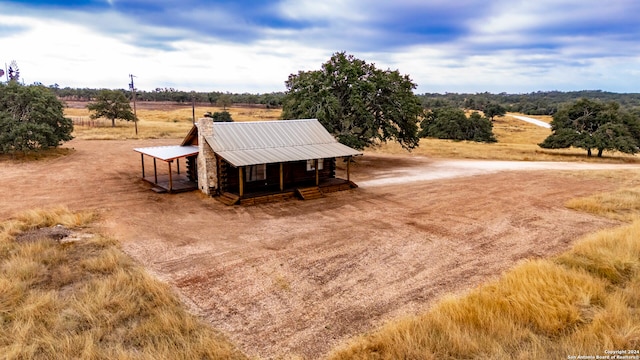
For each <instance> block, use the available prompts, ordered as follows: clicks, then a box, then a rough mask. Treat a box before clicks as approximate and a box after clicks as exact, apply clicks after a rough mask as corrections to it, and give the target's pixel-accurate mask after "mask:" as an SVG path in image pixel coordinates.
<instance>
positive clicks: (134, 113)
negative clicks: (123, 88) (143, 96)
mask: <svg viewBox="0 0 640 360" xmlns="http://www.w3.org/2000/svg"><path fill="white" fill-rule="evenodd" d="M134 77H136V76H135V75H133V74H129V78H131V83H130V84H129V89H131V94H132V95H133V123H134V124H135V127H136V136H137V135H138V115H137V114H136V87H135V86H134V85H133V78H134Z"/></svg>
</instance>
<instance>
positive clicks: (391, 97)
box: [282, 52, 423, 149]
mask: <svg viewBox="0 0 640 360" xmlns="http://www.w3.org/2000/svg"><path fill="white" fill-rule="evenodd" d="M286 86H287V93H286V95H285V98H284V101H283V111H282V117H283V118H284V119H300V118H316V119H318V120H319V121H320V123H322V125H324V127H325V128H326V129H327V130H328V131H329V132H330V133H331V134H333V135H334V136H335V137H336V138H337V139H338V141H339V142H341V143H343V144H345V145H348V146H351V147H354V148H357V149H363V148H365V147H367V146H369V145H373V144H376V143H379V142H384V141H388V140H392V141H397V142H399V143H400V144H401V145H402V146H403V147H404V148H406V149H412V148H414V147H416V146H418V142H419V138H418V136H417V132H418V122H419V121H420V118H421V117H422V114H423V109H422V106H421V104H420V100H419V98H418V97H417V96H416V95H415V94H414V93H413V90H414V89H415V88H416V84H414V83H413V82H412V81H411V79H410V78H409V76H407V75H401V74H400V73H399V72H398V71H397V70H395V71H391V70H380V69H377V68H376V67H375V65H374V64H368V63H366V62H365V61H363V60H360V59H357V58H355V57H354V56H352V55H347V54H345V53H344V52H339V53H335V54H334V55H333V56H332V57H331V59H330V60H329V61H328V62H326V63H324V64H322V68H321V70H316V71H301V72H299V73H298V74H292V75H290V76H289V79H288V80H287V81H286Z"/></svg>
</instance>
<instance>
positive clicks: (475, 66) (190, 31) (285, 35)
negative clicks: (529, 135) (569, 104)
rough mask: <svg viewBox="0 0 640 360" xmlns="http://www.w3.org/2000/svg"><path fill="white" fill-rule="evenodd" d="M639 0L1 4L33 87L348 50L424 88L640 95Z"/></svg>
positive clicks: (277, 64) (232, 67)
mask: <svg viewBox="0 0 640 360" xmlns="http://www.w3.org/2000/svg"><path fill="white" fill-rule="evenodd" d="M639 19H640V1H636V0H607V1H602V0H523V1H521V0H388V1H382V0H279V1H276V0H271V1H270V0H242V1H232V0H213V1H205V0H57V1H39V0H24V1H23V0H15V1H3V0H0V49H1V50H0V54H1V55H0V63H3V62H4V63H7V64H9V63H10V62H11V61H12V60H15V61H16V62H17V64H18V66H19V68H20V72H21V76H22V78H23V79H24V81H25V83H29V84H30V83H33V82H41V83H43V84H44V85H52V84H54V83H57V84H59V85H60V86H61V87H66V86H70V87H90V88H127V87H128V82H129V77H128V75H129V74H134V75H136V78H135V81H136V87H137V88H139V89H143V90H153V89H155V88H157V87H173V88H176V89H179V90H185V91H190V90H197V91H230V92H250V93H265V92H272V91H284V90H286V89H285V86H284V81H285V80H286V79H287V77H288V76H289V74H292V73H298V71H308V70H317V69H319V68H320V66H321V65H322V63H324V62H326V61H327V60H328V59H329V58H330V57H331V55H332V54H333V53H335V52H338V51H345V52H347V53H348V54H352V55H354V56H356V57H357V58H360V59H362V60H365V61H367V62H370V63H375V64H376V66H377V67H378V68H381V69H387V68H390V69H392V70H396V69H397V70H399V71H400V73H402V74H408V75H409V76H410V77H411V78H412V79H413V81H414V82H415V83H416V84H417V85H418V88H417V90H416V92H417V93H425V92H438V93H444V92H458V93H461V92H471V93H474V92H484V91H489V92H492V93H500V92H507V93H528V92H532V91H546V90H561V91H571V90H585V89H589V90H592V89H600V90H605V91H613V92H640V20H639Z"/></svg>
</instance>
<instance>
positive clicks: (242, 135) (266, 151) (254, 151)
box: [205, 119, 362, 167]
mask: <svg viewBox="0 0 640 360" xmlns="http://www.w3.org/2000/svg"><path fill="white" fill-rule="evenodd" d="M205 139H206V141H207V143H208V144H209V146H211V149H212V150H213V151H214V152H216V153H217V154H218V155H220V156H221V157H222V158H224V159H225V160H226V161H228V162H229V163H230V164H231V165H233V166H236V167H238V166H248V165H257V164H271V163H279V162H288V161H301V160H311V159H323V158H334V157H345V156H356V155H362V153H361V152H359V151H357V150H355V149H352V148H350V147H348V146H346V145H343V144H340V143H339V142H338V141H336V139H335V138H334V137H333V136H331V134H329V132H328V131H327V130H326V129H325V128H324V126H322V124H320V122H319V121H318V120H316V119H304V120H278V121H251V122H220V123H216V122H214V123H213V131H212V134H205Z"/></svg>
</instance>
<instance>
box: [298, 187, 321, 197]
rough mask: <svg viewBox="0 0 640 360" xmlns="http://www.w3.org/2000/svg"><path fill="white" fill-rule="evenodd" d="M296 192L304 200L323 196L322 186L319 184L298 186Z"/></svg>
mask: <svg viewBox="0 0 640 360" xmlns="http://www.w3.org/2000/svg"><path fill="white" fill-rule="evenodd" d="M296 193H297V194H298V196H300V198H301V199H302V200H313V199H319V198H321V197H323V195H322V192H321V191H320V188H319V187H317V186H314V187H308V188H297V189H296Z"/></svg>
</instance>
